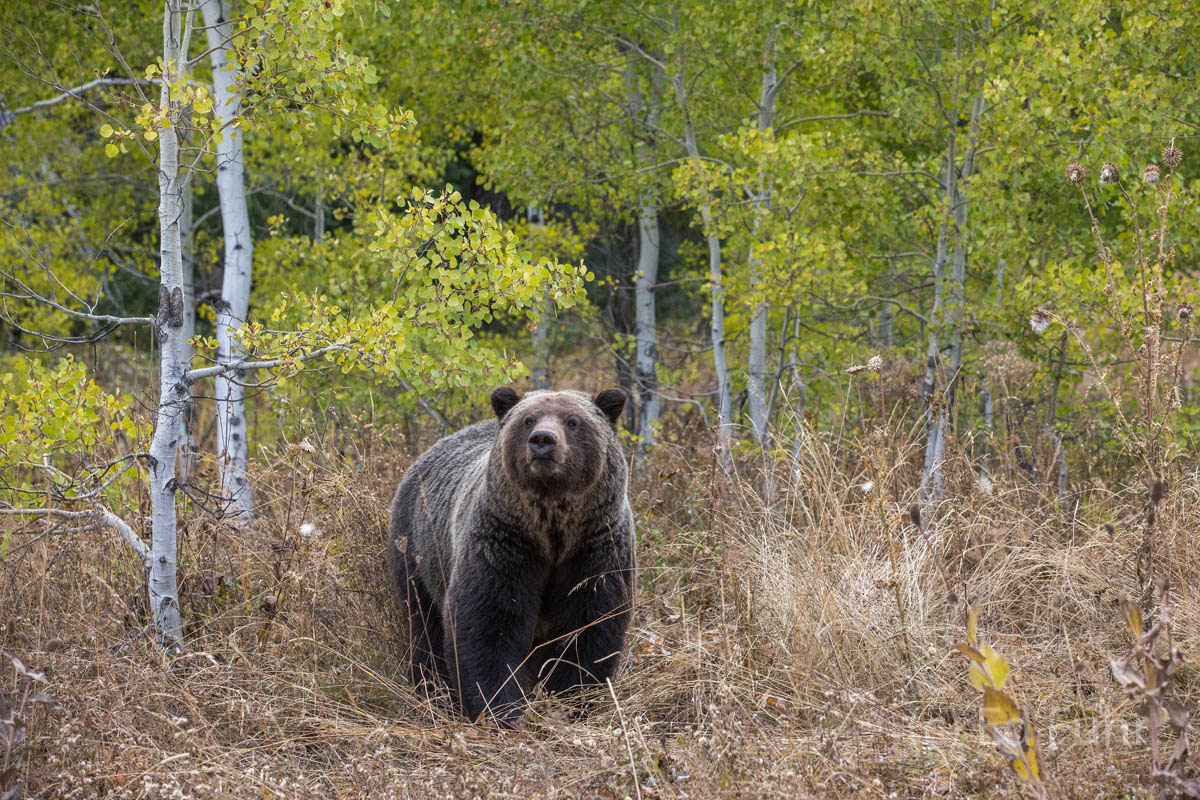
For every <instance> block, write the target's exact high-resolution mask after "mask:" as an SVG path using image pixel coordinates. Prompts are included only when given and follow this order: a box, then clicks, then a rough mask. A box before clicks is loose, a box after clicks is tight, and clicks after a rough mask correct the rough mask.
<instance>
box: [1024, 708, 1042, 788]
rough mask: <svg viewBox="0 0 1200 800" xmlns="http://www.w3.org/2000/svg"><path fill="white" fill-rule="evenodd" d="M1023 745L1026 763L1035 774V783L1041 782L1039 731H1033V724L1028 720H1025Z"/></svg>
mask: <svg viewBox="0 0 1200 800" xmlns="http://www.w3.org/2000/svg"><path fill="white" fill-rule="evenodd" d="M1023 738H1024V741H1023V742H1022V743H1021V744H1022V745H1023V746H1024V749H1025V761H1026V762H1028V764H1029V769H1030V770H1031V771H1032V772H1033V779H1034V780H1035V781H1037V780H1041V778H1042V776H1041V772H1042V766H1041V764H1039V763H1038V757H1039V756H1040V755H1041V749H1040V748H1039V747H1038V741H1037V731H1035V730H1034V729H1033V723H1032V722H1030V721H1029V720H1028V719H1026V720H1025V736H1024V737H1023Z"/></svg>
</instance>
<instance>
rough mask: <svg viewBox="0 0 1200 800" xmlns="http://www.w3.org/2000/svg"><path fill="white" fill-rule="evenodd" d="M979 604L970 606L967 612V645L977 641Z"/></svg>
mask: <svg viewBox="0 0 1200 800" xmlns="http://www.w3.org/2000/svg"><path fill="white" fill-rule="evenodd" d="M978 632H979V604H978V603H975V604H972V605H971V608H970V610H968V611H967V644H969V645H972V646H973V645H974V644H975V642H976V641H978V639H979V633H978Z"/></svg>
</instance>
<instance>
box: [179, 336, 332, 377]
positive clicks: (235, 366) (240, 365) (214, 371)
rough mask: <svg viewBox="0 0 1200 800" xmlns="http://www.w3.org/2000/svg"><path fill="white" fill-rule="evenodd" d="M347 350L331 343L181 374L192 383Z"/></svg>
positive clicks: (271, 367)
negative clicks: (290, 355) (287, 355)
mask: <svg viewBox="0 0 1200 800" xmlns="http://www.w3.org/2000/svg"><path fill="white" fill-rule="evenodd" d="M348 350H350V348H349V347H347V346H346V345H344V344H331V345H329V346H328V347H321V348H318V349H316V350H313V351H312V352H311V353H304V354H302V355H299V356H296V357H295V358H272V359H268V360H266V361H246V360H245V359H242V360H240V361H232V362H230V363H228V364H217V365H215V366H212V367H201V368H199V369H193V370H190V371H189V372H187V373H186V374H185V375H184V376H183V379H184V381H186V382H187V383H193V382H195V381H198V380H201V379H203V378H212V377H215V376H217V375H227V374H230V373H235V372H248V371H250V370H255V369H274V368H275V367H282V366H284V365H286V364H291V363H302V362H305V361H312V360H313V359H314V358H320V357H321V356H323V355H325V354H326V353H334V352H338V351H348Z"/></svg>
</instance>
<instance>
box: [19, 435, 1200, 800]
mask: <svg viewBox="0 0 1200 800" xmlns="http://www.w3.org/2000/svg"><path fill="white" fill-rule="evenodd" d="M398 438H400V437H399V435H398V434H383V433H374V432H368V433H365V434H363V438H362V440H361V441H359V442H357V443H355V446H354V447H353V448H352V452H351V453H350V454H349V456H347V457H330V456H327V455H326V454H325V453H324V452H322V451H320V450H318V451H317V452H310V451H309V450H310V448H307V447H302V446H295V445H293V446H292V447H290V448H283V449H280V450H278V451H277V452H273V453H270V454H268V455H267V456H264V457H263V458H262V459H261V460H260V463H259V464H258V465H257V466H256V476H257V486H258V487H259V488H258V491H259V502H260V504H261V513H260V514H259V516H258V517H257V518H256V519H255V520H253V522H251V523H250V524H249V525H248V526H245V527H241V528H239V527H237V526H234V525H232V524H229V523H228V522H216V521H213V520H212V519H211V518H210V517H208V516H206V515H205V514H204V513H202V512H201V511H199V510H198V509H195V508H194V507H191V508H189V509H188V510H187V512H186V514H185V517H184V521H183V528H182V530H183V540H182V547H183V551H182V567H181V576H182V585H181V605H182V607H183V612H184V617H185V619H186V620H188V630H187V635H188V642H189V649H188V651H187V652H186V653H185V654H184V655H181V656H177V657H173V658H168V657H165V656H164V655H163V654H162V653H161V651H160V650H158V649H157V648H156V647H155V646H153V645H152V644H151V642H150V641H149V640H148V638H147V636H146V627H147V617H146V605H145V599H144V586H143V580H142V576H141V571H140V569H139V567H138V566H137V564H136V562H135V560H133V559H131V558H130V557H129V553H128V552H127V550H126V548H125V545H124V544H123V543H122V542H121V541H120V540H119V539H118V538H117V537H115V536H112V535H109V534H108V533H100V532H84V533H74V534H70V535H64V534H61V533H55V532H53V531H49V530H47V529H46V528H45V527H43V526H42V525H41V524H40V523H39V524H33V525H26V526H24V527H22V528H21V529H20V531H19V532H18V533H16V534H14V536H13V537H12V541H11V547H10V551H9V553H8V555H7V558H6V560H5V561H3V562H2V563H0V648H2V649H3V650H5V651H7V652H8V653H11V654H12V655H14V656H17V657H18V658H19V659H21V661H22V662H24V663H25V664H27V665H28V666H29V667H30V668H32V669H38V670H44V671H45V672H46V675H47V679H48V686H47V687H46V688H47V691H48V692H49V694H50V695H51V696H52V697H53V698H54V699H55V700H57V701H58V702H59V703H60V704H61V706H62V708H61V710H54V709H52V708H51V707H49V706H46V705H38V706H37V707H36V709H35V710H34V711H33V712H32V713H31V714H28V715H27V717H28V728H27V733H28V740H27V742H26V743H25V744H24V745H23V747H22V749H21V751H20V752H21V753H22V755H23V760H22V762H21V764H20V767H19V770H20V772H21V775H22V779H23V780H24V781H25V783H26V787H27V791H28V793H29V795H31V796H35V797H40V798H51V797H61V798H83V797H113V798H120V797H129V798H159V797H162V798H185V797H203V798H209V797H214V798H215V797H231V798H242V797H245V798H310V797H311V798H326V797H364V798H366V797H380V798H388V797H390V798H449V797H458V798H469V797H491V798H576V797H578V798H625V797H631V798H647V799H648V798H735V797H736V798H755V797H810V796H811V797H900V798H918V797H1016V796H1020V795H1024V796H1035V791H1034V790H1033V789H1031V788H1030V787H1021V786H1019V785H1018V783H1017V781H1016V779H1015V777H1014V775H1013V773H1012V772H1011V771H1010V769H1009V767H1008V766H1007V764H1006V762H1005V761H1004V760H1003V759H1002V758H1001V757H1000V755H999V754H998V753H997V751H996V749H995V747H994V746H993V744H992V743H991V741H990V740H989V739H988V738H987V737H986V736H985V735H984V733H983V730H982V728H981V724H980V720H981V717H980V697H981V695H980V693H979V692H978V691H977V690H976V689H975V688H973V687H972V686H971V684H970V683H969V682H968V680H967V666H968V661H967V659H966V658H965V657H963V656H962V655H961V654H960V653H959V652H957V651H955V649H954V646H955V645H956V644H957V643H959V642H962V641H963V640H964V637H965V635H966V633H965V627H964V620H965V609H966V608H967V603H968V602H970V603H973V604H977V605H978V608H979V636H980V639H981V640H982V641H986V642H988V643H990V644H992V645H993V646H994V647H995V648H996V649H997V650H998V651H999V652H1000V653H1001V654H1002V655H1003V657H1004V658H1005V659H1007V661H1008V662H1009V663H1010V664H1011V665H1012V667H1013V672H1012V676H1011V678H1010V680H1009V687H1010V688H1011V692H1012V694H1013V696H1014V698H1015V699H1016V700H1017V701H1018V703H1019V704H1020V705H1021V706H1022V708H1023V709H1025V710H1028V711H1030V712H1031V713H1032V722H1033V725H1034V727H1035V730H1036V731H1037V732H1038V735H1039V737H1040V742H1041V750H1042V758H1043V762H1044V770H1043V773H1044V777H1045V780H1046V785H1047V788H1048V789H1049V790H1050V795H1051V796H1054V797H1117V796H1122V797H1125V796H1138V797H1140V796H1154V795H1155V792H1156V790H1155V788H1154V787H1153V786H1152V785H1151V784H1150V783H1149V778H1148V772H1149V761H1150V757H1149V748H1148V740H1147V736H1146V733H1145V729H1146V726H1145V721H1144V718H1142V717H1139V716H1138V715H1137V714H1136V713H1135V711H1134V708H1133V703H1132V702H1131V701H1129V700H1128V699H1126V697H1125V696H1124V695H1123V694H1122V692H1121V690H1120V688H1119V687H1118V685H1117V684H1116V683H1115V682H1114V680H1113V676H1112V673H1111V670H1110V660H1111V659H1115V658H1122V657H1124V656H1126V655H1127V654H1128V652H1129V648H1130V640H1129V634H1128V632H1127V631H1126V628H1125V623H1124V621H1123V619H1122V616H1121V613H1120V611H1119V608H1118V595H1119V592H1121V591H1122V590H1124V591H1126V592H1129V593H1131V594H1135V595H1136V594H1138V593H1139V591H1140V590H1139V587H1138V586H1137V582H1136V578H1135V568H1134V563H1135V558H1136V552H1137V550H1138V547H1139V546H1140V544H1141V527H1140V520H1141V519H1142V518H1143V516H1144V505H1143V504H1144V498H1143V496H1142V493H1139V492H1136V491H1133V490H1131V491H1129V492H1128V494H1127V495H1121V494H1114V493H1111V492H1109V491H1107V490H1106V489H1104V488H1103V487H1100V486H1093V487H1091V488H1088V489H1086V490H1083V491H1080V492H1078V493H1077V495H1076V499H1077V500H1078V503H1079V505H1078V506H1077V507H1076V508H1075V510H1074V511H1073V513H1072V514H1071V515H1070V516H1068V515H1067V514H1065V513H1064V512H1063V511H1062V510H1061V508H1060V505H1059V503H1058V502H1057V500H1056V498H1054V497H1053V496H1052V494H1051V493H1048V492H1045V491H1042V490H1040V489H1039V488H1038V487H1037V486H1036V485H1034V484H1033V483H1031V482H1027V483H1026V484H1025V485H1009V486H1006V485H1005V481H1004V480H1003V479H1001V478H1000V477H997V478H996V481H995V483H996V490H995V492H994V493H993V494H991V495H986V496H985V495H983V494H980V493H979V492H978V490H977V489H976V487H975V484H974V481H973V480H972V479H970V478H971V476H970V473H969V471H967V470H965V469H964V470H963V472H962V474H961V475H959V474H958V473H957V472H955V471H954V470H953V469H952V470H951V472H950V478H951V480H950V482H949V485H948V489H947V491H948V499H947V500H946V501H945V502H944V503H943V504H942V506H941V508H940V510H939V511H938V512H937V513H936V514H927V515H926V516H927V518H926V519H925V520H923V521H922V524H921V525H920V526H919V527H918V526H917V525H915V524H914V520H913V519H912V518H911V516H910V513H909V511H908V508H909V506H908V502H909V500H908V497H909V496H910V495H911V492H908V491H901V490H900V489H898V488H896V487H898V486H902V485H905V480H907V479H906V477H905V475H906V474H910V473H911V466H904V465H911V464H912V463H913V460H914V458H915V450H914V448H913V447H912V446H906V445H904V444H896V443H888V444H886V445H882V444H880V445H877V447H876V450H877V452H876V453H874V454H870V453H867V454H866V456H867V457H866V458H863V457H862V456H861V455H858V456H855V457H854V458H851V457H849V456H846V455H838V453H837V452H835V451H834V449H833V448H831V446H830V445H829V444H827V443H826V442H825V441H824V440H823V439H821V438H820V437H816V436H812V437H808V439H807V441H806V444H805V447H804V451H803V458H802V463H803V467H802V469H801V470H800V471H799V473H798V474H796V473H792V472H791V471H789V470H785V471H784V473H782V474H781V476H780V477H779V480H778V485H777V487H776V488H775V501H774V503H773V504H772V505H771V506H770V507H768V506H767V505H765V504H764V503H763V502H762V501H761V499H760V497H761V495H760V492H759V490H758V484H760V482H761V480H760V478H752V477H750V476H746V477H743V478H739V479H737V480H734V481H733V482H730V483H726V482H723V481H721V480H718V478H717V473H716V472H715V470H714V464H713V458H712V453H711V450H710V449H709V446H708V444H707V441H706V440H705V438H704V437H701V436H696V437H694V438H695V440H696V443H695V444H692V445H679V444H675V445H670V444H667V445H663V446H662V447H661V449H660V452H659V454H658V455H657V457H656V459H655V460H654V462H653V463H652V464H650V465H649V466H648V467H647V468H646V469H645V470H643V471H642V473H641V474H639V475H638V476H637V477H636V479H635V481H634V484H633V487H632V501H633V507H634V509H635V515H636V518H637V522H638V527H639V561H640V566H641V577H640V590H639V594H638V597H637V608H636V614H635V618H634V621H633V624H632V627H631V630H630V633H629V637H628V640H627V656H626V660H625V662H624V666H623V668H622V670H621V671H620V673H619V677H618V679H617V680H615V681H614V683H613V685H612V688H611V691H610V690H609V689H608V688H607V687H604V688H601V689H598V690H596V691H595V692H593V693H592V695H591V698H590V699H591V709H590V711H589V712H588V713H586V714H585V715H584V716H583V717H582V718H578V719H576V718H575V716H576V715H575V714H573V713H572V711H573V708H572V707H570V706H567V705H564V704H563V703H562V702H561V701H558V700H556V699H554V698H550V697H545V696H534V697H532V698H530V704H529V710H528V712H527V722H526V724H525V727H524V729H523V730H519V731H514V732H497V731H495V730H492V729H490V728H486V727H482V726H477V725H472V724H468V723H465V722H463V721H461V720H458V719H456V718H454V717H452V716H450V715H448V714H447V713H446V712H445V711H444V710H442V709H441V708H440V707H439V706H438V705H436V704H435V703H431V702H430V701H429V700H428V699H426V698H425V697H423V696H422V695H420V694H417V693H416V692H414V691H413V689H412V688H411V687H410V686H408V685H407V684H406V682H405V681H404V679H403V677H402V676H403V662H402V659H401V645H400V642H401V631H400V628H399V625H400V623H399V619H398V614H397V613H396V609H395V603H394V601H393V599H392V598H391V597H390V596H389V594H388V590H387V582H386V581H385V577H384V572H383V547H384V532H385V529H386V523H387V513H388V505H389V501H390V498H391V495H392V492H393V489H394V487H395V485H396V483H397V481H398V480H399V477H400V476H401V474H402V472H403V468H404V467H405V465H406V463H407V457H405V458H403V459H397V457H396V453H397V452H407V450H408V449H411V448H406V447H404V446H403V445H402V443H400V442H399V441H398ZM882 441H889V440H882ZM876 456H878V458H876ZM864 463H869V464H875V465H876V466H873V467H870V468H867V467H862V466H861V465H862V464H864ZM855 464H858V465H860V466H857V467H856V466H855ZM880 469H882V472H880V471H879V470H880ZM904 470H909V473H905V472H904ZM880 474H885V475H887V476H888V477H887V478H885V479H884V482H885V483H887V484H888V486H889V489H888V492H887V497H886V498H884V499H882V500H878V499H873V498H879V497H881V496H882V495H883V492H879V491H875V490H874V489H873V488H872V489H871V490H869V491H864V488H863V484H865V483H866V482H867V481H868V480H871V479H873V478H874V477H875V476H877V475H880ZM910 482H911V481H910ZM1175 487H1177V488H1175ZM901 498H902V499H901ZM143 511H144V509H143ZM1159 514H1160V522H1161V527H1160V532H1159V541H1157V542H1156V551H1155V553H1156V556H1155V558H1156V563H1157V564H1159V565H1160V569H1161V570H1162V571H1164V572H1165V573H1166V574H1169V576H1170V578H1171V581H1172V598H1173V613H1174V626H1173V630H1172V634H1171V635H1172V639H1171V644H1173V645H1175V646H1177V647H1180V648H1182V650H1183V651H1184V652H1185V653H1191V654H1200V641H1198V640H1200V562H1198V560H1197V559H1196V557H1195V553H1196V545H1197V535H1198V533H1197V532H1198V531H1200V482H1198V481H1197V479H1196V476H1195V475H1194V474H1193V475H1190V476H1181V477H1180V478H1179V479H1178V480H1176V481H1175V484H1174V487H1172V489H1171V491H1169V492H1168V494H1167V497H1166V499H1165V500H1164V501H1163V503H1162V505H1161V506H1160V510H1159ZM1106 522H1111V523H1112V527H1107V526H1106V525H1105V523H1106ZM304 523H309V524H311V525H312V526H314V530H313V531H312V533H311V535H310V536H307V537H306V536H303V535H301V532H300V531H301V525H302V524H304ZM4 524H10V525H11V524H14V523H4ZM305 530H308V529H307V528H306V529H305ZM901 620H903V623H902V622H901ZM27 684H28V679H27V678H24V677H22V676H20V675H18V674H16V672H15V671H13V670H10V669H9V668H8V665H7V663H4V664H3V665H0V692H4V693H8V694H10V696H12V695H13V694H14V693H16V694H17V696H19V693H20V692H21V691H22V690H23V687H24V686H25V685H27ZM1175 684H1176V695H1177V696H1178V697H1179V699H1180V700H1181V701H1182V702H1183V703H1184V705H1186V706H1187V707H1189V708H1197V707H1200V704H1198V702H1197V701H1200V679H1198V676H1197V672H1196V669H1195V668H1194V667H1193V666H1191V662H1185V663H1184V665H1183V667H1181V668H1180V670H1179V672H1178V673H1176V676H1175ZM1166 746H1169V742H1167V741H1164V747H1166ZM0 753H2V748H0Z"/></svg>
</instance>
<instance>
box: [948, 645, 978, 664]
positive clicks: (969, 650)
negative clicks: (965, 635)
mask: <svg viewBox="0 0 1200 800" xmlns="http://www.w3.org/2000/svg"><path fill="white" fill-rule="evenodd" d="M954 649H955V650H957V651H958V652H960V653H962V654H963V655H964V656H966V657H967V658H969V659H971V660H972V661H974V662H975V663H977V664H982V663H983V661H984V658H983V654H982V653H980V652H979V651H978V650H976V649H975V648H974V647H971V645H969V644H956V645H954Z"/></svg>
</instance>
